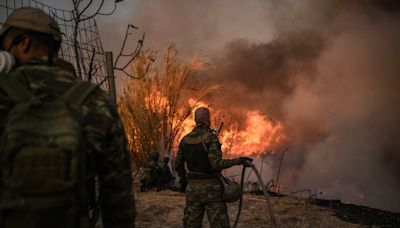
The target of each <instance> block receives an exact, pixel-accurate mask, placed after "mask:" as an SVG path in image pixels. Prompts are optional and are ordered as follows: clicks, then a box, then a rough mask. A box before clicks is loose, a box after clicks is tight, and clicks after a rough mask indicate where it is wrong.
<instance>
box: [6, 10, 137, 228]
mask: <svg viewBox="0 0 400 228" xmlns="http://www.w3.org/2000/svg"><path fill="white" fill-rule="evenodd" d="M61 41H62V34H61V31H60V28H59V26H58V24H57V22H56V21H55V20H54V18H52V17H51V16H49V15H48V14H46V13H45V12H43V11H42V10H39V9H34V8H19V9H16V10H14V11H13V12H12V13H11V14H10V15H9V16H8V18H7V20H6V21H5V23H4V24H3V27H2V28H1V29H0V48H1V49H2V50H3V53H7V55H9V56H12V57H13V58H14V59H15V62H16V65H15V66H13V67H8V68H7V70H6V71H2V70H0V73H1V75H0V103H1V104H2V105H1V106H0V123H1V125H0V139H1V141H2V142H3V141H4V140H5V139H6V140H8V141H10V137H8V138H5V137H6V136H5V135H8V136H9V135H10V134H9V133H8V132H7V131H6V128H5V127H4V123H7V124H8V125H7V126H9V127H10V128H17V127H14V126H18V127H20V128H21V129H25V128H29V129H31V128H32V127H31V126H35V121H31V124H29V125H30V126H25V125H21V124H19V123H18V121H15V122H10V121H9V119H10V118H11V117H13V115H14V113H15V112H16V111H15V108H14V107H21V102H28V103H29V102H30V101H32V100H35V101H38V102H37V103H35V104H33V103H29V104H32V107H31V106H26V109H28V110H33V109H34V108H37V107H41V108H42V109H40V110H44V111H46V110H45V109H44V108H43V107H45V106H43V105H42V104H49V103H50V102H52V101H59V100H62V103H59V104H63V105H65V107H70V108H71V109H67V110H70V111H68V112H66V113H68V116H67V114H64V116H67V117H69V115H71V116H73V118H69V119H68V120H70V121H75V122H68V121H58V122H48V123H47V124H46V121H47V118H42V119H40V121H41V123H44V124H42V125H41V126H45V127H47V125H49V126H50V127H49V129H52V131H51V132H44V134H43V138H38V137H36V135H29V140H32V141H27V140H25V139H24V137H21V139H22V141H17V142H15V143H16V144H17V145H15V146H14V145H7V146H9V147H10V148H11V149H9V150H8V149H5V145H3V144H1V145H0V161H1V165H0V226H1V227H2V228H9V227H27V228H33V227H34V228H37V227H61V228H63V227H65V228H67V227H68V228H72V227H89V226H90V223H92V222H93V220H92V221H90V217H91V215H93V214H98V211H97V209H96V208H100V209H101V212H102V221H103V226H104V227H106V228H107V227H134V216H135V213H134V197H133V191H132V183H133V182H132V173H131V164H130V158H129V152H128V150H127V141H126V138H125V134H124V130H123V127H122V123H121V121H120V118H119V116H118V113H117V111H116V108H115V105H114V104H112V103H111V101H110V99H109V97H108V96H107V95H106V94H105V93H104V92H103V91H102V90H100V89H99V88H98V87H96V86H93V85H91V84H90V83H88V82H83V81H80V80H77V77H76V74H75V71H74V69H73V66H72V65H71V64H69V63H66V62H63V61H61V60H59V59H57V53H58V51H59V49H60V45H61ZM0 59H1V58H0ZM4 59H7V58H4ZM11 62H12V61H11ZM0 65H2V64H0ZM4 65H7V64H4ZM4 72H8V73H5V74H4ZM8 85H11V86H8ZM78 85H79V86H82V87H80V88H82V89H79V90H73V91H78V92H77V93H75V94H68V96H66V93H67V92H69V91H71V90H72V88H79V86H78ZM21 97H23V99H19V98H21ZM74 97H75V98H76V99H75V100H74V99H73V98H74ZM67 98H68V99H67ZM80 99H82V100H81V101H80ZM75 102H76V104H78V103H79V105H78V106H73V105H75ZM51 104H53V103H51ZM57 104H58V103H57ZM22 105H23V103H22ZM60 107H64V106H61V105H60ZM63 110H64V109H63ZM49 111H51V110H49ZM23 114H24V113H23ZM24 115H27V114H24ZM46 117H48V118H53V116H50V115H48V116H46ZM35 120H36V122H39V119H35ZM72 123H73V124H74V126H73V127H74V128H72V127H70V128H66V127H65V126H66V125H72ZM18 124H19V125H18ZM77 125H78V126H77ZM60 129H78V130H76V132H78V133H79V136H81V137H77V138H78V140H79V143H76V144H77V145H78V146H79V147H77V148H80V149H82V150H79V153H74V155H73V156H75V157H74V159H75V160H73V159H71V156H72V155H71V154H70V153H67V152H64V151H63V153H60V154H56V153H53V154H54V156H56V157H55V158H53V157H45V156H43V154H45V155H47V154H51V153H52V152H51V150H53V149H54V148H57V146H58V145H63V146H64V145H65V147H60V148H62V149H68V143H69V142H70V141H71V138H73V137H74V136H75V135H74V134H75V132H72V133H74V134H71V135H68V134H67V135H62V134H58V135H57V134H56V133H57V132H58V130H60ZM36 130H37V131H40V129H36ZM17 133H18V135H19V136H23V134H24V131H21V132H17ZM46 134H48V135H46ZM53 134H54V135H53ZM27 137H28V135H27ZM27 137H25V138H27ZM55 139H63V140H65V141H61V142H60V141H57V140H55ZM73 139H74V138H73ZM2 142H1V143H2ZM11 142H12V143H11V144H13V143H14V142H13V141H11ZM35 143H41V144H40V145H42V144H43V145H46V147H43V148H44V149H43V150H39V149H38V150H37V151H35V153H30V152H32V151H31V149H30V148H32V146H36V145H37V144H35ZM35 148H37V147H35ZM38 148H41V147H38ZM9 151H11V152H12V151H18V153H17V154H14V155H13V156H8V157H5V156H4V154H5V152H6V153H9ZM36 152H37V153H36ZM57 152H59V151H57ZM64 153H65V154H64ZM76 154H79V156H78V155H76ZM39 155H40V156H42V157H43V158H42V157H38V156H39ZM77 161H79V162H77ZM80 161H82V162H80ZM24 164H25V165H24ZM38 164H39V165H38ZM13 165H18V166H16V167H18V168H15V167H13ZM7 167H11V168H7ZM60 167H67V168H71V167H72V168H74V169H73V170H74V171H77V172H79V174H76V173H73V172H71V170H69V169H61V168H60ZM13 168H15V169H13ZM10 170H13V173H12V172H10ZM41 170H49V171H52V170H58V171H60V172H48V173H46V172H42V171H41ZM33 171H35V172H33ZM36 173H39V174H40V173H43V176H46V177H40V175H36ZM64 174H65V175H64ZM71 175H75V176H78V177H79V178H76V179H74V181H75V182H77V184H74V185H73V186H74V187H68V186H69V183H68V180H69V179H70V178H71ZM5 177H7V179H6V178H5ZM55 177H57V178H58V177H62V178H60V179H56V178H55ZM95 177H96V178H95ZM35 178H36V179H35ZM51 178H52V180H53V179H54V182H52V183H48V182H46V180H47V179H51ZM37 179H40V180H41V181H43V182H44V183H46V184H44V185H43V186H36V188H35V190H32V189H31V188H30V185H35V184H36V182H35V180H37ZM95 179H97V180H98V191H97V193H98V194H99V195H98V199H97V198H96V197H95V196H94V195H96V192H95V191H94V190H93V189H95V184H94V183H95V181H94V180H95ZM76 180H77V181H76ZM75 182H73V183H75ZM47 184H48V185H47ZM36 185H37V184H36ZM16 186H27V187H26V188H18V187H16ZM49 186H58V187H57V188H54V189H50V187H49ZM57 189H62V191H61V190H57ZM39 193H46V194H39ZM50 193H51V194H50ZM89 208H92V209H94V210H95V211H91V213H89ZM95 217H96V216H95ZM92 225H93V224H92Z"/></svg>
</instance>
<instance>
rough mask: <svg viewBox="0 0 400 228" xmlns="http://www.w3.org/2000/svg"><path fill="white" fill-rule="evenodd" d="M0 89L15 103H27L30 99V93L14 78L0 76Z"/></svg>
mask: <svg viewBox="0 0 400 228" xmlns="http://www.w3.org/2000/svg"><path fill="white" fill-rule="evenodd" d="M0 87H1V88H2V89H3V90H4V92H6V94H7V95H8V96H9V97H10V98H11V99H13V100H14V101H15V102H16V103H20V102H24V101H29V100H30V99H31V98H32V94H31V92H29V90H28V89H26V88H25V86H23V85H22V84H21V83H20V82H19V81H18V79H17V78H16V77H15V76H9V75H0Z"/></svg>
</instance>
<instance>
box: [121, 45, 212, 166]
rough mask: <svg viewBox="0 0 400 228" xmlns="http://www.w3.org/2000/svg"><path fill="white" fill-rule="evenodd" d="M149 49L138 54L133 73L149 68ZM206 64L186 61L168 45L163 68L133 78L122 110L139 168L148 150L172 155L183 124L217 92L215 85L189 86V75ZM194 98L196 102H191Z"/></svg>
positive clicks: (136, 164)
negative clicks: (138, 77)
mask: <svg viewBox="0 0 400 228" xmlns="http://www.w3.org/2000/svg"><path fill="white" fill-rule="evenodd" d="M153 56H154V52H151V51H148V52H146V53H144V54H142V55H141V56H138V57H137V59H136V61H135V64H133V65H132V66H131V67H132V73H133V74H137V75H141V74H142V72H144V71H146V68H147V65H148V59H149V57H153ZM204 67H205V64H203V63H202V62H199V61H193V62H191V63H183V62H181V61H180V60H179V59H178V58H177V50H176V48H175V47H174V46H173V45H172V46H170V47H168V49H167V52H166V54H165V57H164V62H163V66H162V69H161V70H160V69H152V70H150V71H149V72H148V73H147V74H146V77H145V78H143V79H140V80H131V81H130V82H129V83H128V84H127V86H126V87H125V89H124V91H123V94H122V96H121V97H120V98H119V101H120V102H119V106H118V107H119V112H120V115H121V118H122V121H123V123H124V127H125V131H126V133H127V137H128V141H129V147H130V148H129V149H130V151H131V153H132V161H133V163H134V166H135V168H137V167H140V166H141V165H142V164H143V161H144V160H145V159H146V158H147V157H148V153H149V152H151V151H153V150H158V151H159V152H160V153H161V155H170V153H171V151H172V150H173V148H174V146H176V143H177V141H178V140H179V139H178V137H179V136H180V133H181V130H182V125H183V123H184V121H185V119H186V118H188V117H189V116H190V115H191V113H192V110H193V108H194V107H195V106H196V103H197V102H199V101H200V100H201V99H203V98H204V97H205V96H207V95H208V94H210V93H211V91H213V87H208V88H207V89H204V90H201V91H193V90H190V91H189V89H188V83H187V82H188V78H189V77H190V76H191V75H192V74H193V73H194V72H196V71H198V70H201V69H203V68H204ZM189 98H194V100H195V102H194V103H193V104H189V103H188V99H189Z"/></svg>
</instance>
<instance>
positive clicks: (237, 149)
mask: <svg viewBox="0 0 400 228" xmlns="http://www.w3.org/2000/svg"><path fill="white" fill-rule="evenodd" d="M237 125H238V124H237V123H236V124H233V125H231V127H230V128H229V130H226V131H222V132H221V143H223V146H222V150H223V151H224V152H225V153H227V154H229V155H241V156H249V155H254V154H256V155H259V154H264V153H267V152H270V153H272V152H273V151H274V150H275V149H277V146H278V145H279V144H280V142H281V141H282V140H283V139H284V138H285V135H284V134H283V125H282V123H280V122H278V123H274V122H272V121H270V120H269V119H268V118H267V117H266V116H265V115H263V114H261V113H260V112H258V111H249V112H248V113H247V116H246V122H245V128H244V129H243V130H238V128H237Z"/></svg>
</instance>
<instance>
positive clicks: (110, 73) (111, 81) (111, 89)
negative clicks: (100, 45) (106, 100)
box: [105, 51, 117, 104]
mask: <svg viewBox="0 0 400 228" xmlns="http://www.w3.org/2000/svg"><path fill="white" fill-rule="evenodd" d="M105 55H106V64H107V78H108V93H109V94H110V97H111V100H112V101H113V102H114V104H117V96H116V93H115V77H114V60H113V53H112V52H109V51H108V52H105Z"/></svg>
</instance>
